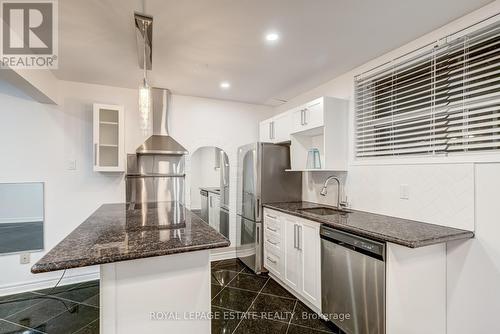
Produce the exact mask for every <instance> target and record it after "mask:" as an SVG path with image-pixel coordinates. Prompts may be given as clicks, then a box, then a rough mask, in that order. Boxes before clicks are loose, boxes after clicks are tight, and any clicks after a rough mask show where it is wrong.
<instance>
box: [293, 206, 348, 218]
mask: <svg viewBox="0 0 500 334" xmlns="http://www.w3.org/2000/svg"><path fill="white" fill-rule="evenodd" d="M299 210H300V211H302V212H307V213H312V214H314V215H318V216H330V215H335V214H339V213H341V214H342V213H349V211H346V210H341V209H332V208H327V207H316V208H307V209H299Z"/></svg>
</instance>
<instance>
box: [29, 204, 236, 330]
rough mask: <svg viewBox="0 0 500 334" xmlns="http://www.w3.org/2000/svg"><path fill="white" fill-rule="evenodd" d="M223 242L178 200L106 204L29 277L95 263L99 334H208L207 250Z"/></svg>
mask: <svg viewBox="0 0 500 334" xmlns="http://www.w3.org/2000/svg"><path fill="white" fill-rule="evenodd" d="M229 245H230V242H229V240H228V239H226V238H225V237H224V236H223V235H221V234H220V233H218V232H217V231H215V230H214V229H213V228H211V227H210V226H208V224H206V223H205V222H204V221H203V220H201V219H200V218H199V217H198V216H196V215H195V214H193V213H191V211H189V210H187V209H186V208H185V207H184V206H183V205H182V204H180V203H178V202H155V203H129V204H124V203H120V204H105V205H102V206H101V207H100V208H99V209H97V211H95V212H94V213H93V214H92V215H91V216H90V217H89V218H88V219H87V220H85V222H83V223H82V224H80V225H79V226H78V227H77V228H76V229H75V230H74V231H73V232H71V233H70V234H69V235H68V236H67V237H66V238H65V239H64V240H63V241H61V242H60V243H59V244H58V245H56V246H55V247H54V248H53V249H52V250H50V251H49V252H48V253H47V254H46V255H45V256H44V257H43V258H42V259H40V260H39V261H38V262H37V263H36V264H35V265H34V266H33V267H32V269H31V271H32V272H33V273H42V272H49V271H58V270H63V269H71V268H79V267H85V266H91V265H100V286H101V288H100V290H101V294H100V306H101V315H100V322H101V323H100V326H101V330H100V333H102V334H115V333H120V334H123V333H125V334H127V333H210V319H209V318H208V313H209V312H210V249H213V248H221V247H227V246H229Z"/></svg>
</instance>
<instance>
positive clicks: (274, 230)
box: [267, 226, 278, 232]
mask: <svg viewBox="0 0 500 334" xmlns="http://www.w3.org/2000/svg"><path fill="white" fill-rule="evenodd" d="M267 229H268V230H269V231H273V232H277V231H278V230H276V229H274V228H271V227H269V226H268V227H267Z"/></svg>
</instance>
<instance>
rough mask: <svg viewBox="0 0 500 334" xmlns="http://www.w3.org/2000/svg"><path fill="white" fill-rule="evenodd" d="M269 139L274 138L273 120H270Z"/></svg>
mask: <svg viewBox="0 0 500 334" xmlns="http://www.w3.org/2000/svg"><path fill="white" fill-rule="evenodd" d="M269 139H273V122H269Z"/></svg>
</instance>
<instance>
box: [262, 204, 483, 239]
mask: <svg viewBox="0 0 500 334" xmlns="http://www.w3.org/2000/svg"><path fill="white" fill-rule="evenodd" d="M310 203H311V204H316V203H312V202H310ZM276 204H279V203H274V205H273V203H268V204H263V206H264V207H266V208H269V209H272V210H275V211H280V212H283V213H286V214H289V215H292V216H296V217H299V218H303V219H307V220H310V221H314V222H317V223H318V224H325V225H328V226H331V227H334V228H336V229H338V230H341V231H345V232H350V233H353V234H356V235H359V236H362V237H367V238H370V239H374V240H378V241H384V242H391V243H394V244H398V245H402V246H405V247H409V248H419V247H425V246H431V245H437V244H441V243H446V242H449V241H455V240H463V239H471V238H473V237H474V232H472V231H467V230H461V231H463V232H461V233H455V234H452V235H449V236H445V237H440V238H429V239H421V240H418V241H409V240H402V239H397V238H393V237H390V236H387V235H385V234H380V233H377V232H376V231H366V230H364V229H361V228H352V227H350V226H346V225H343V224H335V223H332V222H329V221H326V220H324V219H321V218H319V217H314V216H311V215H307V214H300V213H298V212H296V211H291V210H287V209H283V208H280V207H277V206H275V205H276ZM317 205H318V206H328V205H322V204H317ZM365 213H366V212H365ZM377 215H378V214H377ZM405 220H406V219H405ZM425 224H428V223H425ZM435 226H440V225H435ZM443 228H447V227H445V226H443ZM455 230H458V229H455Z"/></svg>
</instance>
